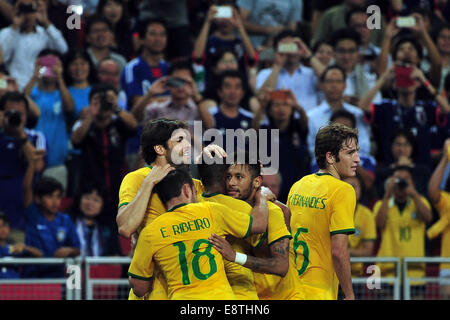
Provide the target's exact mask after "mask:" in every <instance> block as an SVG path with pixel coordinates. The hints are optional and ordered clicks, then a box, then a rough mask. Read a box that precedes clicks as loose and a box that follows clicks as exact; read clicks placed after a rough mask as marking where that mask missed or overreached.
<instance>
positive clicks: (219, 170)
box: [197, 154, 229, 189]
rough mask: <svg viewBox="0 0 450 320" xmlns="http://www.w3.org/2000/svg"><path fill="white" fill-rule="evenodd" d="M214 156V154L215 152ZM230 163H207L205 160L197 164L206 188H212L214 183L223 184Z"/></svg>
mask: <svg viewBox="0 0 450 320" xmlns="http://www.w3.org/2000/svg"><path fill="white" fill-rule="evenodd" d="M213 157H214V154H213ZM228 167H229V165H228V164H227V163H225V161H224V163H223V164H220V163H212V164H207V163H205V161H203V162H202V163H200V164H198V165H197V169H198V174H199V176H200V180H201V181H202V183H203V185H204V186H205V188H207V189H208V188H210V187H212V186H214V185H218V184H223V183H224V177H225V174H226V173H227V170H228Z"/></svg>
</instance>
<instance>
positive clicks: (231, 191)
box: [116, 119, 359, 300]
mask: <svg viewBox="0 0 450 320" xmlns="http://www.w3.org/2000/svg"><path fill="white" fill-rule="evenodd" d="M186 130H188V126H187V124H186V123H184V122H182V121H179V120H170V119H157V120H152V121H149V122H147V123H146V124H145V125H144V128H143V132H142V136H141V153H142V156H143V158H144V160H145V162H146V164H148V166H146V167H143V168H141V169H138V170H136V171H133V172H130V173H128V174H127V175H126V176H125V177H124V179H123V181H122V184H121V187H120V192H119V209H118V214H117V219H116V220H117V224H118V228H119V233H120V234H122V235H124V236H127V237H131V238H132V244H133V246H135V250H134V254H133V258H132V261H131V264H130V267H129V270H128V276H129V282H130V285H131V290H130V294H129V299H130V300H136V299H142V300H163V299H181V300H222V299H223V300H235V299H239V300H257V299H260V300H304V299H307V300H323V299H337V297H338V287H339V285H340V286H341V289H342V293H343V295H344V296H345V299H354V293H353V289H352V284H351V271H350V258H349V253H348V249H347V247H348V235H349V234H352V233H354V231H355V229H354V222H353V215H354V212H355V206H356V196H355V191H354V189H353V187H352V186H351V185H350V184H348V183H346V182H343V181H341V179H342V178H345V177H349V176H354V175H355V174H356V168H357V166H358V163H359V155H358V148H359V147H358V132H357V130H356V129H351V128H348V127H346V126H344V125H340V124H332V125H328V126H325V127H323V128H321V129H320V130H319V132H318V134H317V136H316V143H315V156H316V161H317V164H318V166H319V170H318V172H317V173H315V174H311V175H308V176H305V177H303V178H302V179H301V180H299V181H298V182H296V183H295V184H294V185H293V186H292V188H291V190H290V193H289V197H288V201H287V203H286V204H283V203H281V202H280V201H278V200H277V199H276V198H275V196H274V194H273V193H272V192H271V191H270V190H269V189H267V188H265V187H263V186H262V180H263V178H262V174H261V169H262V168H261V165H260V163H259V162H258V160H257V156H256V155H253V154H249V153H247V152H236V153H235V154H233V155H231V154H226V153H225V151H224V150H223V149H222V148H220V147H219V146H217V145H214V144H211V145H208V146H207V147H205V148H204V149H203V150H202V153H201V154H200V156H199V157H198V158H197V159H196V161H195V162H196V166H197V168H196V169H197V170H198V175H199V177H200V180H197V179H193V178H192V177H191V174H190V173H189V169H190V165H189V162H190V159H191V154H190V152H189V151H190V149H191V143H190V141H189V140H188V139H187V137H188V136H189V135H188V134H187V131H186Z"/></svg>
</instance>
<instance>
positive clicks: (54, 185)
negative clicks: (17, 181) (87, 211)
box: [33, 177, 64, 197]
mask: <svg viewBox="0 0 450 320" xmlns="http://www.w3.org/2000/svg"><path fill="white" fill-rule="evenodd" d="M58 190H59V191H60V192H61V193H63V192H64V187H63V185H62V184H61V182H59V181H58V180H56V179H55V178H52V177H42V178H40V179H39V180H38V181H36V183H35V185H34V186H33V195H35V196H37V197H43V196H45V195H51V194H52V193H53V192H55V191H58Z"/></svg>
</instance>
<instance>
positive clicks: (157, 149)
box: [153, 144, 166, 156]
mask: <svg viewBox="0 0 450 320" xmlns="http://www.w3.org/2000/svg"><path fill="white" fill-rule="evenodd" d="M153 149H154V150H155V152H156V155H158V156H164V155H165V154H166V149H165V148H164V147H163V146H162V145H161V144H157V145H156V146H154V147H153Z"/></svg>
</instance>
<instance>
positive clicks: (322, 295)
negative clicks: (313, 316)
mask: <svg viewBox="0 0 450 320" xmlns="http://www.w3.org/2000/svg"><path fill="white" fill-rule="evenodd" d="M287 206H288V207H289V208H290V209H291V232H292V235H293V236H294V239H293V254H294V263H295V267H296V269H297V281H299V283H300V285H301V288H302V290H303V292H304V297H305V299H307V300H336V299H337V295H338V287H339V281H338V278H337V275H336V272H335V270H334V265H333V260H332V256H331V236H332V235H335V234H341V233H342V234H353V233H354V232H355V226H354V222H353V215H354V213H355V206H356V195H355V190H354V189H353V187H352V186H351V185H350V184H348V183H346V182H343V181H341V180H339V179H337V178H335V177H333V176H332V175H331V174H328V173H315V174H310V175H307V176H305V177H303V178H302V179H301V180H299V181H297V182H296V183H294V185H293V186H292V187H291V190H290V192H289V195H288V201H287Z"/></svg>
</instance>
